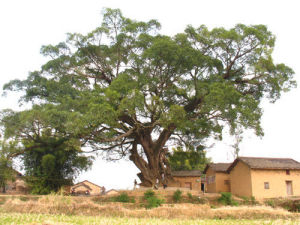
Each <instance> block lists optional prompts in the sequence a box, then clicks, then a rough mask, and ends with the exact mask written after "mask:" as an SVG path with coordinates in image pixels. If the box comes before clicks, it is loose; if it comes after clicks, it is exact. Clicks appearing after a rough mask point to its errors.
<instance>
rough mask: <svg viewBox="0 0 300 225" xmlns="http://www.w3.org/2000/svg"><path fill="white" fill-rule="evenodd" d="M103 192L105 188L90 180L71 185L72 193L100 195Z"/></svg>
mask: <svg viewBox="0 0 300 225" xmlns="http://www.w3.org/2000/svg"><path fill="white" fill-rule="evenodd" d="M104 193H105V188H104V187H101V186H99V185H97V184H94V183H92V182H90V181H87V180H85V181H82V182H79V183H77V184H74V185H73V186H72V187H71V194H72V195H101V194H104Z"/></svg>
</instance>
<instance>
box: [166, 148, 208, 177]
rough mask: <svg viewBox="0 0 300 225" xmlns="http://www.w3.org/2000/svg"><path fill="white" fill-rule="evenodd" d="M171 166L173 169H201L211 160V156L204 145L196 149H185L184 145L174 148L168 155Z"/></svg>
mask: <svg viewBox="0 0 300 225" xmlns="http://www.w3.org/2000/svg"><path fill="white" fill-rule="evenodd" d="M168 159H169V163H170V168H171V170H172V171H180V170H201V171H203V170H204V169H205V166H206V165H207V164H208V163H210V162H211V159H210V158H207V157H206V152H205V150H204V148H203V146H199V147H197V148H196V149H186V150H183V148H182V147H178V148H174V149H173V152H172V153H171V154H170V155H169V156H168Z"/></svg>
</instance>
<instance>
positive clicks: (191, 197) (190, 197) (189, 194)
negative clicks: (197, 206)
mask: <svg viewBox="0 0 300 225" xmlns="http://www.w3.org/2000/svg"><path fill="white" fill-rule="evenodd" d="M187 197H188V198H189V199H190V200H193V195H192V194H191V193H190V192H188V193H187Z"/></svg>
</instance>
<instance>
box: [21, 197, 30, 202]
mask: <svg viewBox="0 0 300 225" xmlns="http://www.w3.org/2000/svg"><path fill="white" fill-rule="evenodd" d="M20 200H21V201H23V202H27V201H28V200H29V198H28V197H26V196H20Z"/></svg>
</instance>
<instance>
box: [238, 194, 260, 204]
mask: <svg viewBox="0 0 300 225" xmlns="http://www.w3.org/2000/svg"><path fill="white" fill-rule="evenodd" d="M241 198H242V199H243V204H245V205H256V204H258V202H257V201H256V200H255V197H254V196H251V197H250V198H248V197H246V196H242V197H241Z"/></svg>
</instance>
